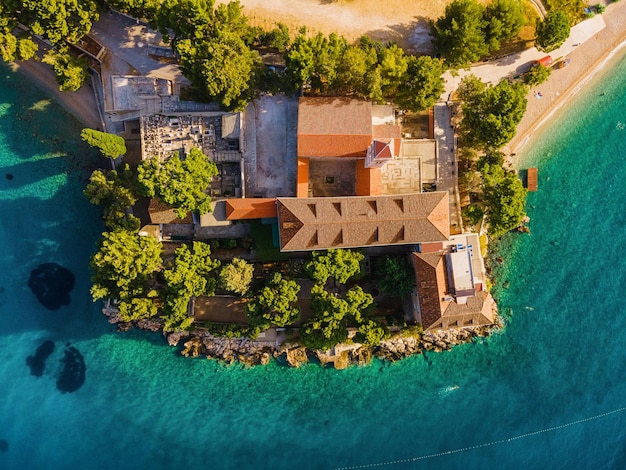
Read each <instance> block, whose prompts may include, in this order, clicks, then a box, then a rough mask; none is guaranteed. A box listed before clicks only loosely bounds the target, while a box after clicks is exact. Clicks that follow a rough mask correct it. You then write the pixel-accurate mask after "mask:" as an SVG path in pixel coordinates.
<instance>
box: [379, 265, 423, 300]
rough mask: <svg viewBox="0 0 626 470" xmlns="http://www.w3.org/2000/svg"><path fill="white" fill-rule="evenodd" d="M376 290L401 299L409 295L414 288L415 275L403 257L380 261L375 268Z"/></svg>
mask: <svg viewBox="0 0 626 470" xmlns="http://www.w3.org/2000/svg"><path fill="white" fill-rule="evenodd" d="M377 268H378V269H377V273H376V274H377V276H378V279H377V282H376V285H377V286H378V288H379V289H380V290H381V291H383V292H384V293H385V294H387V295H391V296H398V297H401V296H403V295H407V294H410V293H411V291H412V290H413V287H414V286H415V273H414V272H413V269H412V268H411V266H409V263H408V262H407V260H406V258H405V257H402V258H392V257H390V256H387V257H385V258H383V259H381V260H380V261H379V263H378V266H377Z"/></svg>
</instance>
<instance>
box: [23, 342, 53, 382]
mask: <svg viewBox="0 0 626 470" xmlns="http://www.w3.org/2000/svg"><path fill="white" fill-rule="evenodd" d="M52 351H54V343H53V342H52V341H44V342H43V343H41V345H40V346H39V347H38V348H37V351H35V355H34V356H28V357H27V358H26V364H27V365H28V367H30V373H31V375H34V376H35V377H41V376H42V375H43V370H44V368H45V367H46V359H48V356H49V355H50V354H52Z"/></svg>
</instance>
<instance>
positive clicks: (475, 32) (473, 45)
mask: <svg viewBox="0 0 626 470" xmlns="http://www.w3.org/2000/svg"><path fill="white" fill-rule="evenodd" d="M484 13H485V8H484V7H483V6H482V5H481V4H479V3H478V2H477V1H476V0H454V1H453V2H452V3H450V4H448V5H447V6H446V10H445V14H444V16H442V17H441V18H439V19H438V20H437V21H436V22H434V23H433V25H432V28H431V29H432V34H433V36H434V38H435V41H434V43H435V49H436V50H437V51H439V53H440V54H441V56H442V57H443V58H444V59H445V61H446V64H448V65H449V66H450V67H452V68H457V67H467V66H468V65H470V64H471V63H473V62H476V61H477V60H479V59H480V58H481V57H484V56H486V55H487V54H488V53H489V46H488V45H487V43H486V41H485V34H484V23H485V20H484Z"/></svg>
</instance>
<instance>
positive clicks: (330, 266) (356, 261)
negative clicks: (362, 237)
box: [304, 248, 364, 284]
mask: <svg viewBox="0 0 626 470" xmlns="http://www.w3.org/2000/svg"><path fill="white" fill-rule="evenodd" d="M312 256H313V259H312V260H311V261H309V262H308V263H306V265H305V266H304V270H305V271H306V273H307V274H308V275H309V276H310V277H311V279H313V280H314V281H315V282H317V283H318V284H325V283H326V281H327V280H328V278H329V277H334V278H335V280H336V281H337V282H340V283H342V284H345V283H346V281H347V280H348V279H350V278H351V277H352V276H356V275H358V274H360V273H361V261H362V260H363V258H364V256H363V253H360V252H358V251H352V250H343V249H341V248H339V249H337V250H328V251H327V252H325V253H322V252H319V251H314V252H313V253H312Z"/></svg>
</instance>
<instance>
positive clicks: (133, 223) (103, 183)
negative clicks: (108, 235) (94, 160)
mask: <svg viewBox="0 0 626 470" xmlns="http://www.w3.org/2000/svg"><path fill="white" fill-rule="evenodd" d="M135 186H136V183H135V179H134V175H133V174H132V172H131V171H130V168H129V166H128V165H125V166H124V167H123V168H120V169H119V171H118V170H110V171H108V172H103V171H101V170H95V171H94V172H93V173H92V174H91V177H90V178H89V183H88V184H87V187H86V188H85V191H83V193H84V194H85V196H86V197H87V199H89V202H91V203H92V204H96V205H102V212H103V214H102V215H103V220H104V224H105V225H106V226H107V227H108V228H110V229H117V228H122V229H125V230H139V224H140V222H139V219H138V218H137V217H135V216H134V215H133V214H131V213H130V210H129V208H130V207H131V206H133V205H134V204H135V202H137V194H136V192H137V190H136V188H135Z"/></svg>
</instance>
